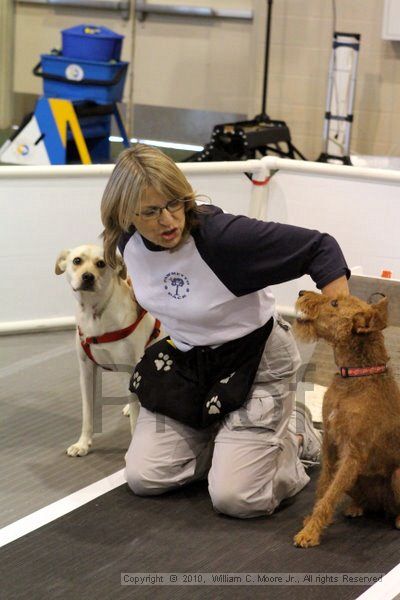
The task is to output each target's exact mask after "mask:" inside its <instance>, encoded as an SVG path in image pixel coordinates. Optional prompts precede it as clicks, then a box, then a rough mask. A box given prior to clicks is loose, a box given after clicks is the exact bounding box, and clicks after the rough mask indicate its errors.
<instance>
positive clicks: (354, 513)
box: [343, 504, 364, 518]
mask: <svg viewBox="0 0 400 600" xmlns="http://www.w3.org/2000/svg"><path fill="white" fill-rule="evenodd" d="M363 514H364V510H363V509H362V508H361V506H358V505H357V504H349V506H346V508H345V509H344V510H343V515H344V516H345V517H350V518H355V517H362V515H363Z"/></svg>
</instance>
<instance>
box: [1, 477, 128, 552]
mask: <svg viewBox="0 0 400 600" xmlns="http://www.w3.org/2000/svg"><path fill="white" fill-rule="evenodd" d="M125 481H126V480H125V477H124V469H121V470H120V471H117V472H116V473H112V474H111V475H108V477H105V478H104V479H100V481H96V482H95V483H92V484H91V485H88V486H87V487H84V488H82V489H81V490H78V491H77V492H74V493H73V494H70V495H69V496H66V497H65V498H62V499H61V500H57V501H56V502H53V503H52V504H49V505H48V506H45V507H44V508H41V509H39V510H37V511H35V512H33V513H31V514H30V515H27V516H26V517H23V518H22V519H19V520H18V521H15V522H14V523H10V525H6V527H3V528H2V529H0V548H1V547H2V546H5V545H6V544H9V543H10V542H13V541H15V540H17V539H18V538H20V537H22V536H23V535H26V534H27V533H30V532H31V531H35V529H39V527H42V526H43V525H47V523H50V522H51V521H55V519H58V518H59V517H62V516H63V515H66V514H67V513H69V512H71V511H73V510H75V509H76V508H79V507H80V506H82V505H83V504H87V503H88V502H90V501H91V500H94V499H95V498H98V497H99V496H101V495H102V494H106V493H107V492H110V491H111V490H113V489H114V488H116V487H118V486H120V485H122V484H124V483H125Z"/></svg>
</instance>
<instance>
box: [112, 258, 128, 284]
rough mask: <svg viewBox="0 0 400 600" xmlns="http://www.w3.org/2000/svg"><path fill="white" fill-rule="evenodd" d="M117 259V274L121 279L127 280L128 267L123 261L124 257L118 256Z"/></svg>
mask: <svg viewBox="0 0 400 600" xmlns="http://www.w3.org/2000/svg"><path fill="white" fill-rule="evenodd" d="M116 259H117V266H116V269H115V270H116V272H117V275H118V277H121V279H126V276H127V272H126V265H125V263H124V261H123V260H122V257H121V256H120V255H119V254H117V256H116Z"/></svg>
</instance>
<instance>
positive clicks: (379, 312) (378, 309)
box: [353, 298, 388, 333]
mask: <svg viewBox="0 0 400 600" xmlns="http://www.w3.org/2000/svg"><path fill="white" fill-rule="evenodd" d="M387 307H388V301H387V298H382V300H380V301H379V302H377V303H376V304H373V305H372V306H371V308H370V309H369V310H366V311H363V312H359V313H357V314H355V315H354V317H353V331H355V332H356V333H371V332H372V331H381V330H382V329H385V327H387V317H388V315H387Z"/></svg>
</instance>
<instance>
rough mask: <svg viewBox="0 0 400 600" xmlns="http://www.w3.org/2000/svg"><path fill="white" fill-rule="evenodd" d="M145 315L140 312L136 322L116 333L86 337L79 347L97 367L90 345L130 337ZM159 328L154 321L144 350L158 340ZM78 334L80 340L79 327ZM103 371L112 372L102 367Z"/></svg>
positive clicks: (144, 311) (158, 323)
mask: <svg viewBox="0 0 400 600" xmlns="http://www.w3.org/2000/svg"><path fill="white" fill-rule="evenodd" d="M146 314H147V311H146V310H143V311H142V312H141V314H140V315H139V317H138V318H137V319H136V321H135V322H134V323H132V325H129V326H128V327H125V328H124V329H119V330H118V331H110V332H109V333H104V334H103V335H99V336H94V337H87V338H86V339H83V340H82V339H81V346H82V348H83V350H84V352H85V354H86V355H87V356H88V358H90V360H91V361H93V362H94V363H95V364H96V365H99V363H98V362H97V361H96V360H95V358H94V356H93V354H92V351H91V349H90V345H91V344H105V343H107V342H117V341H118V340H122V339H124V338H126V337H128V335H130V334H131V333H133V332H134V331H135V329H136V328H137V326H138V325H139V323H140V322H141V320H142V319H143V317H144V316H145V315H146ZM160 327H161V323H160V321H159V320H158V319H156V321H155V323H154V328H153V331H152V332H151V334H150V337H149V339H148V341H147V342H146V346H145V347H146V348H147V346H148V345H149V344H150V342H152V341H153V340H155V339H157V338H158V336H159V335H160ZM78 333H79V337H80V338H82V336H83V333H82V332H81V330H80V327H78ZM99 367H101V365H99ZM103 369H105V370H106V371H112V369H109V368H108V367H103Z"/></svg>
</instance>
